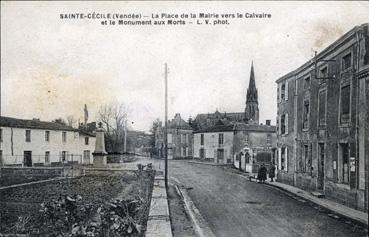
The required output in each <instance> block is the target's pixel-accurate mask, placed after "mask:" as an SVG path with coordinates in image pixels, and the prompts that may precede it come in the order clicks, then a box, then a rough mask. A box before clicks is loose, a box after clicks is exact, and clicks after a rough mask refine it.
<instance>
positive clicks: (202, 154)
mask: <svg viewBox="0 0 369 237" xmlns="http://www.w3.org/2000/svg"><path fill="white" fill-rule="evenodd" d="M167 134H168V136H167V139H168V159H188V158H191V159H192V158H193V159H198V160H202V161H208V162H214V163H218V164H234V165H235V166H236V167H237V168H239V169H241V170H244V171H250V172H251V171H255V170H257V168H258V165H261V164H262V163H265V164H267V165H272V164H273V163H274V161H275V155H276V127H275V126H272V125H271V121H270V120H266V122H265V124H262V123H259V103H258V91H257V88H256V83H255V73H254V66H253V64H252V65H251V71H250V79H249V87H248V90H247V93H246V106H245V111H244V112H232V113H226V112H224V113H221V112H219V111H218V110H216V111H215V112H214V113H207V114H198V115H197V116H196V118H195V119H194V120H192V119H189V120H188V121H187V122H186V121H185V120H184V119H183V118H182V117H181V116H180V114H179V113H177V114H176V115H175V116H174V118H173V119H172V120H169V121H168V122H167ZM155 148H156V151H157V152H156V153H157V154H159V156H160V157H163V156H164V126H163V124H159V127H158V129H157V130H156V132H155Z"/></svg>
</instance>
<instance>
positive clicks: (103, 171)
mask: <svg viewBox="0 0 369 237" xmlns="http://www.w3.org/2000/svg"><path fill="white" fill-rule="evenodd" d="M136 172H137V170H130V169H117V168H84V169H83V175H95V176H108V175H121V174H122V173H125V174H135V173H136Z"/></svg>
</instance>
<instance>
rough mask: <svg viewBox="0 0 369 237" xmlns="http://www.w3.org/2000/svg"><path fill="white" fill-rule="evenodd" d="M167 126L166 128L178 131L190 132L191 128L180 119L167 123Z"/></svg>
mask: <svg viewBox="0 0 369 237" xmlns="http://www.w3.org/2000/svg"><path fill="white" fill-rule="evenodd" d="M167 126H168V128H174V129H177V128H178V129H184V130H192V127H191V126H190V125H189V124H188V123H187V122H186V121H184V120H183V119H182V118H181V119H179V120H176V121H174V120H172V121H169V122H168V124H167Z"/></svg>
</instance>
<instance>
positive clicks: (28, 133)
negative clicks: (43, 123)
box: [26, 130, 31, 142]
mask: <svg viewBox="0 0 369 237" xmlns="http://www.w3.org/2000/svg"><path fill="white" fill-rule="evenodd" d="M26 142H31V130H26Z"/></svg>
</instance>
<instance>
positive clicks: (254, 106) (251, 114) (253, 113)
mask: <svg viewBox="0 0 369 237" xmlns="http://www.w3.org/2000/svg"><path fill="white" fill-rule="evenodd" d="M245 121H246V122H247V123H250V124H252V123H253V124H259V102H258V90H257V89H256V85H255V75H254V63H253V62H251V72H250V80H249V88H247V94H246V108H245Z"/></svg>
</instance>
